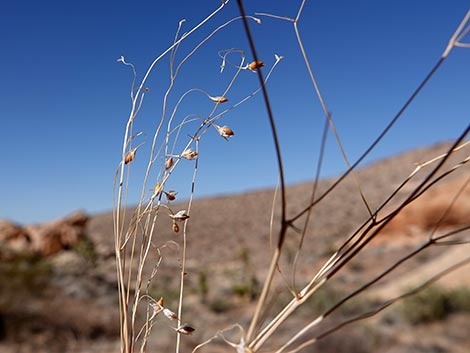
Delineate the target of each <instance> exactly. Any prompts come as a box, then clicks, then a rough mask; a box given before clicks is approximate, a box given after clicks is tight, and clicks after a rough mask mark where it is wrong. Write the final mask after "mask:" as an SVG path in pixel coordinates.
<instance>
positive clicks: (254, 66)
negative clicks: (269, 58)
mask: <svg viewBox="0 0 470 353" xmlns="http://www.w3.org/2000/svg"><path fill="white" fill-rule="evenodd" d="M263 66H264V62H262V61H259V60H258V61H252V62H251V63H249V64H248V69H250V70H251V71H256V70H257V69H259V68H260V67H263Z"/></svg>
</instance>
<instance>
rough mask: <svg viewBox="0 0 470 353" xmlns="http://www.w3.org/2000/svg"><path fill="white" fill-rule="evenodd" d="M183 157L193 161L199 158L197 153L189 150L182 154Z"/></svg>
mask: <svg viewBox="0 0 470 353" xmlns="http://www.w3.org/2000/svg"><path fill="white" fill-rule="evenodd" d="M181 157H182V158H186V159H188V160H191V159H194V158H196V157H197V152H196V151H193V150H192V149H190V148H188V149H187V150H184V151H183V153H181Z"/></svg>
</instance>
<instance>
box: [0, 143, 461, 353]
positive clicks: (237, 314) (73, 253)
mask: <svg viewBox="0 0 470 353" xmlns="http://www.w3.org/2000/svg"><path fill="white" fill-rule="evenodd" d="M448 147H449V144H445V143H444V144H439V145H435V146H431V147H428V148H422V149H417V150H414V151H410V152H407V153H403V154H400V155H397V156H394V157H391V158H388V159H384V160H381V161H377V162H374V163H371V164H370V165H367V166H366V167H364V168H362V169H360V170H357V171H355V172H354V173H353V174H351V175H349V176H348V177H347V178H345V179H344V180H343V181H342V182H341V183H340V184H338V186H337V187H336V188H335V189H334V190H333V191H332V192H330V193H329V194H328V195H327V196H325V197H324V198H323V199H322V201H321V202H319V203H318V205H316V206H315V207H314V208H313V211H312V214H311V217H310V219H309V220H308V222H309V223H308V225H309V226H308V228H307V229H308V231H307V233H306V234H305V240H304V242H303V247H302V251H301V252H300V253H299V254H297V249H298V244H299V241H300V234H299V231H298V230H297V229H301V228H302V227H303V226H304V224H305V222H306V221H307V220H306V218H305V217H301V218H299V219H298V220H296V221H295V222H294V224H293V227H291V228H290V229H289V231H288V234H287V241H286V244H285V248H284V252H283V256H282V257H281V261H280V270H281V271H282V273H283V274H284V275H285V277H286V278H287V281H288V283H289V284H292V283H293V282H295V288H296V289H299V288H300V286H301V285H302V284H303V283H305V282H306V281H307V279H308V278H309V276H311V275H312V274H313V273H314V272H315V271H316V270H317V269H318V268H319V267H320V266H321V265H322V264H323V263H324V262H325V261H326V260H327V259H328V257H329V256H331V254H332V253H333V252H334V251H335V250H336V249H337V248H338V247H339V246H340V245H341V244H342V242H343V241H345V240H346V239H347V238H348V237H349V236H350V235H351V234H353V232H354V231H355V230H356V229H357V227H358V226H360V225H361V224H362V223H363V222H364V221H366V220H367V218H368V216H369V213H368V209H367V207H366V205H365V203H364V202H363V200H362V199H361V195H360V193H359V192H358V190H359V189H358V185H360V188H361V190H362V192H363V195H364V197H365V199H366V200H367V205H368V207H369V208H370V209H372V210H376V209H377V208H378V207H380V205H381V203H382V202H383V201H384V200H385V199H386V198H387V197H388V196H389V195H390V194H392V193H393V191H394V190H396V188H397V187H398V186H399V185H400V184H401V183H402V182H403V180H405V178H406V177H407V176H409V175H410V173H412V172H413V170H415V168H416V164H417V163H424V162H426V161H429V160H431V159H432V158H434V157H437V156H439V155H441V154H442V153H444V152H445V151H446V150H447V149H448ZM469 155H470V148H469V146H467V147H465V148H463V149H461V150H459V151H458V152H456V153H455V154H454V155H453V156H452V157H451V158H450V159H449V161H448V162H447V163H446V164H445V165H444V166H443V168H442V169H441V170H440V171H439V173H443V172H445V171H446V170H447V171H449V170H451V169H452V168H453V167H454V166H456V165H457V164H458V163H460V162H461V161H463V160H465V158H468V156H469ZM437 163H438V162H435V163H433V164H430V165H429V166H425V167H423V169H422V170H421V171H420V172H419V173H418V174H417V175H416V176H415V178H413V179H412V180H411V181H410V182H409V183H408V184H407V185H406V186H405V187H404V188H403V189H402V190H401V191H400V192H399V193H398V194H397V195H396V197H395V198H394V201H393V202H391V204H389V205H387V206H386V207H385V208H384V209H382V210H381V211H380V212H379V213H378V217H380V216H381V215H384V214H386V213H387V210H388V209H391V208H392V207H393V206H394V205H397V204H399V203H400V201H402V200H404V199H405V198H406V197H407V195H408V194H409V192H410V191H412V190H413V188H414V187H416V186H417V185H418V184H419V183H420V182H421V181H422V180H423V178H424V176H425V175H427V173H428V172H429V171H430V170H432V168H433V167H434V166H435V165H436V164H437ZM469 171H470V170H469V166H468V165H463V166H462V167H460V168H459V169H458V170H456V171H455V172H452V173H451V174H449V175H448V176H447V177H446V178H445V179H443V181H441V182H437V183H436V184H435V185H433V186H432V187H431V188H430V189H429V190H428V192H426V193H425V194H423V195H422V196H421V197H419V198H417V199H416V200H415V201H414V202H412V203H411V204H410V205H409V206H407V207H405V208H404V209H403V210H402V211H401V212H400V213H399V214H398V215H397V216H396V217H395V218H394V219H393V220H392V221H391V222H390V223H389V224H388V225H387V226H386V227H385V228H384V229H383V230H382V231H381V233H380V234H379V236H377V237H376V238H375V239H374V240H373V241H372V242H371V243H370V244H368V245H367V246H366V247H365V248H364V249H363V251H361V253H359V254H358V256H356V257H355V258H354V259H353V260H352V261H351V262H350V263H349V264H348V265H347V266H346V267H345V268H344V270H343V271H341V272H339V273H338V274H337V275H335V276H334V277H333V278H332V280H331V283H329V284H331V285H329V286H328V288H326V289H325V293H324V294H323V297H321V298H319V300H320V301H321V302H320V303H318V302H315V301H312V303H309V304H308V305H307V307H306V308H305V310H301V312H299V313H298V315H295V316H294V317H293V318H292V320H291V321H289V322H287V323H286V325H285V326H282V327H281V329H280V330H279V337H278V338H279V339H281V338H282V337H288V336H289V335H291V334H292V332H293V331H295V330H296V327H301V325H302V324H303V323H305V322H307V321H308V319H309V317H310V316H311V314H312V312H315V310H321V309H322V308H324V307H323V305H326V306H328V303H331V300H332V299H331V298H338V296H341V295H342V294H344V293H348V292H350V291H352V290H354V289H355V288H357V287H358V286H360V285H361V284H363V283H365V282H367V280H369V279H370V278H372V277H373V276H376V275H377V274H379V273H380V271H381V270H383V269H384V268H386V267H387V266H390V264H393V263H394V261H396V260H397V259H398V258H399V257H400V256H402V255H403V254H404V253H406V252H407V251H410V250H411V249H413V248H415V247H417V246H419V244H421V243H422V242H423V241H426V239H428V238H429V236H430V235H432V234H441V233H442V232H445V231H447V230H449V229H455V228H462V227H465V226H469V224H470V185H469V184H468V180H469V178H470V173H469ZM436 176H437V175H436ZM336 181H337V179H336V178H332V179H328V180H321V181H320V182H319V184H318V189H317V191H316V195H322V194H323V193H324V192H325V191H326V190H328V189H329V188H330V187H331V186H332V185H333V184H334V183H335V182H336ZM311 191H312V183H304V184H298V185H290V186H289V187H288V190H287V205H288V208H287V213H288V218H289V217H292V216H293V215H295V214H296V213H298V212H299V211H301V210H302V209H303V208H304V207H305V205H307V204H309V199H310V197H311ZM457 195H458V197H457ZM273 197H274V190H259V191H255V192H250V193H246V194H237V195H224V196H219V197H214V198H208V199H197V200H195V202H194V203H193V205H192V208H191V211H190V219H189V221H188V244H187V245H188V248H187V264H186V265H187V267H186V272H187V275H186V293H187V296H186V299H185V307H186V308H187V309H186V312H185V318H187V320H189V321H190V322H191V323H192V324H193V325H194V327H195V328H196V331H195V333H194V334H193V335H192V336H189V337H184V340H183V347H184V351H191V348H193V347H194V345H195V344H197V343H198V342H201V341H203V340H205V339H207V338H209V337H211V336H213V335H214V334H215V333H216V332H217V330H218V329H221V328H224V327H226V326H228V325H230V324H232V323H236V322H238V323H240V324H241V325H243V326H246V325H247V323H248V322H249V318H250V315H251V314H252V312H253V309H254V304H255V300H256V297H257V296H258V295H259V288H260V285H261V283H262V281H263V278H264V276H265V274H266V271H267V268H268V265H269V262H270V255H271V253H272V246H271V245H270V244H275V242H276V238H275V235H276V230H277V229H278V224H277V223H276V220H278V218H279V213H278V212H277V211H276V212H275V214H274V223H273V227H272V232H270V222H271V206H272V203H273ZM179 202H182V203H179ZM170 207H171V208H172V209H173V210H179V209H182V208H186V204H185V203H184V202H183V201H178V200H176V201H173V202H172V204H171V205H170ZM128 215H129V222H132V209H129V211H128ZM270 233H272V234H273V235H274V238H273V239H270ZM469 235H470V234H469V230H468V229H467V230H466V232H463V233H462V234H461V235H460V238H459V239H460V240H464V239H467V240H468V239H469ZM154 242H155V244H156V247H160V248H161V249H162V250H161V253H160V254H158V253H157V252H156V251H155V252H152V253H151V255H150V256H151V260H150V262H149V266H148V268H147V269H146V271H147V273H150V271H152V269H154V266H155V265H156V264H157V263H158V261H159V256H160V255H161V256H162V262H161V264H160V265H159V267H158V275H157V277H156V278H157V280H156V281H155V282H154V283H153V284H152V286H151V287H149V293H150V292H151V293H152V295H154V296H155V297H160V296H161V297H164V298H165V301H166V303H167V305H169V306H175V305H176V301H177V294H178V285H179V282H178V280H179V277H178V269H179V267H180V266H181V259H180V257H179V256H180V248H178V247H181V246H182V243H181V242H182V237H181V233H178V234H175V233H174V232H173V230H172V222H171V220H170V219H169V218H168V219H166V218H160V219H159V222H158V224H157V231H156V235H155V238H154ZM0 244H1V248H0V249H1V251H0V256H1V258H0V261H1V262H0V280H1V283H2V285H1V287H0V288H1V291H0V352H2V353H14V352H15V353H16V352H22V353H28V352H35V353H40V352H48V353H55V352H77V353H78V352H83V353H85V352H91V353H93V352H100V353H111V352H118V351H119V327H118V323H119V319H118V318H119V312H118V310H119V305H118V302H117V295H116V287H117V279H116V270H115V260H114V239H113V217H112V214H111V213H105V214H98V215H85V214H83V213H77V214H74V215H70V216H68V217H65V218H64V219H62V220H58V221H56V222H52V223H50V224H46V225H29V226H25V227H22V226H19V225H15V224H14V223H11V222H9V221H8V220H3V221H0ZM165 244H172V245H169V246H167V247H163V245H165ZM160 248H159V249H160ZM469 251H470V248H469V245H468V244H461V245H458V246H452V245H451V244H449V245H446V246H439V247H431V248H430V249H429V251H428V250H427V251H426V252H423V253H421V254H419V256H416V257H414V258H413V259H412V260H410V261H408V262H406V263H405V264H403V266H400V267H399V268H397V270H396V271H394V272H393V273H391V274H390V276H388V277H387V278H385V279H384V280H382V281H380V282H378V283H377V284H376V285H375V286H374V287H373V288H371V289H370V290H369V291H367V292H366V293H365V294H366V295H365V296H364V298H363V299H361V302H360V303H359V304H357V307H356V308H353V309H354V310H360V309H364V310H366V309H367V308H369V307H371V306H373V305H374V304H375V303H377V302H378V301H380V300H386V299H388V298H390V297H393V296H396V295H399V294H400V293H402V292H403V291H405V290H407V289H409V288H411V287H413V286H416V285H417V284H419V283H421V282H423V281H424V280H426V279H427V278H429V277H430V276H432V275H433V274H435V273H437V272H438V271H440V270H442V269H444V268H446V267H448V266H450V265H452V264H453V263H456V262H458V261H460V260H464V259H465V258H468V254H469ZM296 256H298V260H296V261H297V262H296V264H297V265H296V268H295V271H296V272H295V273H296V275H295V281H294V277H293V276H292V271H293V262H294V258H295V257H296ZM152 259H153V260H152ZM469 270H470V267H469V266H464V267H461V268H460V269H459V270H456V271H454V272H452V273H451V274H449V275H448V276H446V277H444V278H443V279H442V280H440V281H439V282H438V285H439V286H440V287H439V288H441V290H442V291H449V292H450V291H461V293H464V294H463V296H464V299H465V298H466V299H465V300H466V301H467V303H468V302H470V298H469V297H468V294H469V293H470V291H469V290H468V289H469V288H470V276H468V271H469ZM279 278H280V276H279ZM274 285H275V286H276V288H277V290H276V293H278V295H274V296H272V297H271V298H270V300H271V311H270V312H266V313H265V318H266V319H267V320H268V319H269V317H270V316H272V315H273V314H274V313H275V312H276V308H279V307H280V304H281V303H283V302H285V301H286V300H288V299H289V294H288V291H287V290H286V289H285V287H286V286H285V284H284V283H283V281H282V280H281V279H278V280H277V281H276V282H275V284H274ZM459 293H460V292H459ZM329 300H330V301H329ZM402 308H403V306H402V305H401V304H396V305H393V306H392V307H390V308H388V309H387V310H385V311H384V312H382V313H381V314H380V315H378V316H375V317H373V318H372V319H369V320H364V321H361V322H359V323H356V324H353V325H350V326H347V327H345V328H344V329H343V330H342V331H340V332H337V333H335V334H333V335H331V336H329V337H327V338H325V339H324V340H322V341H320V342H319V344H318V345H316V346H314V347H313V348H308V349H306V350H305V352H307V351H308V352H388V353H392V352H404V353H407V352H408V353H412V352H457V353H458V352H461V353H463V352H468V351H470V335H469V334H468V333H469V332H470V325H469V322H470V311H469V310H470V305H468V306H467V307H465V308H466V309H465V310H463V309H462V310H456V311H455V312H453V311H452V312H451V311H449V312H448V314H447V313H446V314H445V315H442V317H440V318H439V319H438V320H421V321H420V320H415V321H413V320H410V319H407V316H406V315H404V314H403V310H402ZM346 309H347V308H346ZM346 309H345V310H344V312H341V313H339V314H338V317H335V318H332V320H331V322H329V324H332V325H333V324H334V323H335V322H336V321H335V320H341V318H342V315H348V314H349V313H350V312H348V310H346ZM353 309H351V308H350V309H349V310H352V311H351V312H354V310H353ZM309 310H311V312H309ZM157 325H158V327H157V329H156V330H154V333H155V334H154V336H152V337H151V338H150V342H149V348H150V351H155V352H156V351H168V349H170V347H171V349H173V348H172V347H173V345H174V336H175V333H174V331H172V330H171V328H169V327H168V325H167V324H166V322H163V321H162V322H161V323H157ZM338 337H340V338H341V339H340V340H338V339H337V338H338ZM272 345H273V346H275V345H276V342H275V341H273V342H272ZM212 349H213V350H212V351H220V352H223V351H230V350H229V349H228V348H227V346H225V345H222V344H221V343H220V344H215V346H212ZM209 351H210V350H209ZM232 351H233V349H232Z"/></svg>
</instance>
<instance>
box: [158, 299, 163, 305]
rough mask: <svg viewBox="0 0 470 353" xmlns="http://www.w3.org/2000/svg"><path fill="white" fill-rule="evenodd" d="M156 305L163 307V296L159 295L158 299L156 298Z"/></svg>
mask: <svg viewBox="0 0 470 353" xmlns="http://www.w3.org/2000/svg"><path fill="white" fill-rule="evenodd" d="M157 305H158V306H161V307H163V297H160V299H158V302H157Z"/></svg>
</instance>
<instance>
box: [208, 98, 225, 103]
mask: <svg viewBox="0 0 470 353" xmlns="http://www.w3.org/2000/svg"><path fill="white" fill-rule="evenodd" d="M209 99H210V100H211V101H213V102H215V103H225V102H228V99H227V98H226V97H223V96H217V97H211V96H209Z"/></svg>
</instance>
